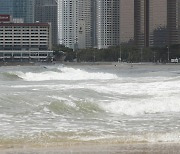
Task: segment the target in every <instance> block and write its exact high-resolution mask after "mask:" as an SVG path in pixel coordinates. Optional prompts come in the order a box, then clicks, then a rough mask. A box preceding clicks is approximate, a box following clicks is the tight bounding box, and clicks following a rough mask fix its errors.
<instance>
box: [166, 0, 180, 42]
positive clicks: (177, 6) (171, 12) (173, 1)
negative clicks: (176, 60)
mask: <svg viewBox="0 0 180 154" xmlns="http://www.w3.org/2000/svg"><path fill="white" fill-rule="evenodd" d="M167 9H168V18H167V26H168V37H169V41H168V45H171V44H180V0H168V5H167Z"/></svg>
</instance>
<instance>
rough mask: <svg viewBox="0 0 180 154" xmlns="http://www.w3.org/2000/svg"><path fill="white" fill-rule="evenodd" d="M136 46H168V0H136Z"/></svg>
mask: <svg viewBox="0 0 180 154" xmlns="http://www.w3.org/2000/svg"><path fill="white" fill-rule="evenodd" d="M134 11H135V12H134V13H135V15H134V16H135V26H134V35H135V44H136V45H137V46H138V47H141V48H142V47H149V46H165V45H166V44H167V40H168V38H167V0H158V1H157V0H135V1H134Z"/></svg>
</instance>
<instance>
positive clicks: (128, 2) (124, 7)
mask: <svg viewBox="0 0 180 154" xmlns="http://www.w3.org/2000/svg"><path fill="white" fill-rule="evenodd" d="M130 40H134V1H133V0H120V42H121V43H128V42H129V41H130Z"/></svg>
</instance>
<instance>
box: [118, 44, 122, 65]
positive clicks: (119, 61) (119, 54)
mask: <svg viewBox="0 0 180 154" xmlns="http://www.w3.org/2000/svg"><path fill="white" fill-rule="evenodd" d="M118 61H119V62H121V44H120V50H119V60H118Z"/></svg>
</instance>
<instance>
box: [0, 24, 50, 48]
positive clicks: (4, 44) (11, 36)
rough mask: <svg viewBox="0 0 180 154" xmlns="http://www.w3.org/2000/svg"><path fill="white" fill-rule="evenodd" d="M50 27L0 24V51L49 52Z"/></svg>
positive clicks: (43, 25) (46, 25)
mask: <svg viewBox="0 0 180 154" xmlns="http://www.w3.org/2000/svg"><path fill="white" fill-rule="evenodd" d="M51 48H52V45H51V25H50V24H47V23H31V24H28V23H0V50H27V51H28V50H51Z"/></svg>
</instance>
